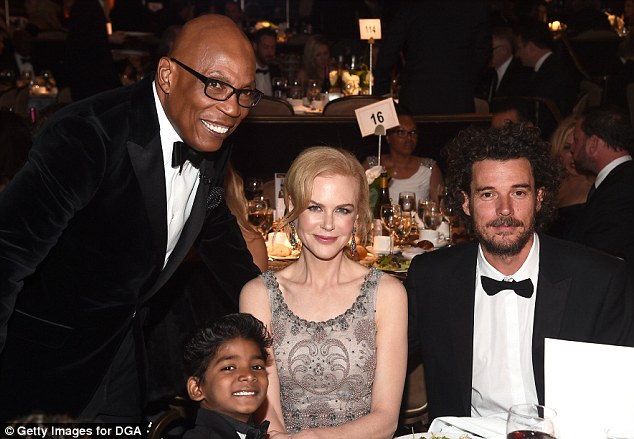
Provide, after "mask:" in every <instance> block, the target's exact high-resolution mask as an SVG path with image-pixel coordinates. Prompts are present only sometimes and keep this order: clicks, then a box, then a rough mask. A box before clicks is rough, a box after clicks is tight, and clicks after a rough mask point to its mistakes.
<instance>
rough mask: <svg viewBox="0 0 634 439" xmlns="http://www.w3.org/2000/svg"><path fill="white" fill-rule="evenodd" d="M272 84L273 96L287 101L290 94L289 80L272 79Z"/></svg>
mask: <svg viewBox="0 0 634 439" xmlns="http://www.w3.org/2000/svg"><path fill="white" fill-rule="evenodd" d="M271 83H272V85H273V96H274V97H276V98H282V99H285V98H286V94H287V92H288V79H286V78H282V77H279V76H277V77H275V78H273V79H271Z"/></svg>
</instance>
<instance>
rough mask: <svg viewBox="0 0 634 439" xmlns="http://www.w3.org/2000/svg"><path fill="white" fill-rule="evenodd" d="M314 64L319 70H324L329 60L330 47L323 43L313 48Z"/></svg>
mask: <svg viewBox="0 0 634 439" xmlns="http://www.w3.org/2000/svg"><path fill="white" fill-rule="evenodd" d="M314 59H315V65H316V66H317V67H318V68H320V69H321V70H320V71H324V72H325V71H326V67H328V63H329V62H330V49H329V48H328V46H326V45H324V44H319V45H318V46H317V48H316V49H315V56H314Z"/></svg>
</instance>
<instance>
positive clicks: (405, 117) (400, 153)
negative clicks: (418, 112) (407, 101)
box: [363, 107, 444, 203]
mask: <svg viewBox="0 0 634 439" xmlns="http://www.w3.org/2000/svg"><path fill="white" fill-rule="evenodd" d="M397 114H398V121H399V126H397V127H394V128H391V129H390V130H388V132H387V136H386V138H387V142H388V145H390V151H389V152H388V153H387V154H382V155H381V166H383V167H384V168H385V169H387V170H388V173H391V178H390V198H391V199H392V200H394V202H395V203H396V202H397V201H398V195H399V193H400V192H414V193H415V194H416V200H432V201H437V200H438V195H441V194H439V193H438V189H439V187H442V186H443V184H444V183H443V178H442V172H441V170H440V168H439V167H438V164H437V163H436V162H435V161H434V160H432V159H430V158H426V157H418V156H415V155H414V151H415V150H416V145H417V144H418V135H419V131H418V128H417V127H416V121H415V120H414V117H412V115H410V114H407V113H406V112H404V111H403V110H402V108H400V107H399V109H398V110H397ZM377 164H378V161H377V158H376V156H370V157H368V158H367V159H366V160H365V162H364V163H363V167H364V168H365V169H368V168H370V167H372V166H375V165H377Z"/></svg>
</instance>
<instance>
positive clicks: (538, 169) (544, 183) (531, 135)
mask: <svg viewBox="0 0 634 439" xmlns="http://www.w3.org/2000/svg"><path fill="white" fill-rule="evenodd" d="M443 154H445V156H446V157H447V174H446V178H445V184H446V186H447V189H448V193H449V196H448V201H449V202H450V203H451V205H452V207H454V209H455V211H456V212H459V213H460V216H461V217H462V219H463V221H464V222H465V224H467V225H468V226H469V227H471V226H472V224H471V222H472V218H471V217H469V216H467V215H466V214H465V213H464V212H463V210H462V203H463V200H464V197H463V193H465V194H467V196H469V197H470V196H471V182H472V180H473V173H472V171H473V164H474V163H476V162H480V161H483V160H499V161H507V160H514V159H520V158H525V159H527V160H528V161H529V162H530V164H531V169H532V173H533V178H534V179H535V190H537V189H539V188H543V189H544V199H543V200H542V206H541V209H540V210H539V211H538V212H536V213H535V227H536V228H537V229H538V230H540V229H542V228H544V227H545V226H546V225H547V224H548V223H549V222H550V221H551V220H552V219H553V216H554V213H555V210H556V206H555V201H556V196H557V190H558V188H559V182H560V181H561V170H560V166H559V164H558V163H557V162H556V161H555V160H554V159H552V158H551V156H550V154H549V145H548V143H546V142H545V141H544V140H542V138H541V137H540V131H539V128H534V127H529V126H526V125H525V124H521V123H519V124H507V125H505V126H504V127H502V128H486V129H483V128H475V127H470V128H467V129H465V130H462V131H461V132H460V133H459V134H458V136H456V138H455V139H453V140H452V141H451V142H450V143H449V144H448V145H447V146H445V148H444V150H443Z"/></svg>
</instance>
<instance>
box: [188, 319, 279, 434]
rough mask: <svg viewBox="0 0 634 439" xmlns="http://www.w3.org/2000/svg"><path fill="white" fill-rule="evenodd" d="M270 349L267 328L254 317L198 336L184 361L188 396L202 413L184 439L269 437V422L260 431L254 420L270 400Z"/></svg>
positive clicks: (221, 321)
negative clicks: (268, 388)
mask: <svg viewBox="0 0 634 439" xmlns="http://www.w3.org/2000/svg"><path fill="white" fill-rule="evenodd" d="M270 347H271V337H270V335H269V334H268V332H267V330H266V328H265V327H264V325H263V324H262V322H260V321H259V320H258V319H256V318H255V317H253V316H252V315H250V314H229V315H226V316H224V317H221V318H219V319H218V320H216V321H214V322H212V323H210V324H209V325H207V326H206V327H204V328H202V329H200V330H199V331H198V332H196V334H195V335H194V336H193V337H192V339H191V340H190V341H189V342H188V343H187V345H186V346H185V354H184V358H185V371H186V372H187V375H188V377H189V378H188V379H187V392H188V394H189V397H190V398H191V399H192V400H194V401H198V402H200V408H199V409H198V414H197V415H196V426H195V427H194V429H193V430H190V431H187V432H185V435H184V436H183V439H240V438H242V437H244V435H246V437H247V439H263V438H264V437H266V436H265V435H266V427H267V426H268V422H265V423H263V425H262V426H263V427H264V428H263V429H262V430H259V429H258V428H257V427H256V426H254V425H253V424H251V423H250V421H251V415H252V414H253V413H255V411H256V410H257V409H258V408H259V407H260V405H261V404H262V402H263V401H264V400H265V399H266V389H267V387H268V383H269V380H268V376H267V373H266V359H267V357H268V351H267V349H269V348H270ZM239 433H240V434H239ZM254 433H255V434H256V435H254Z"/></svg>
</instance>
